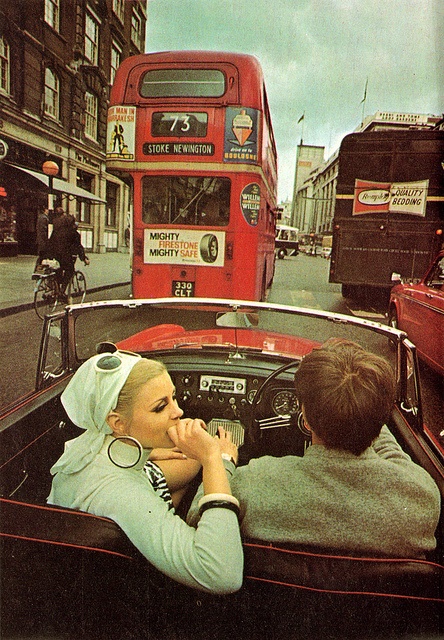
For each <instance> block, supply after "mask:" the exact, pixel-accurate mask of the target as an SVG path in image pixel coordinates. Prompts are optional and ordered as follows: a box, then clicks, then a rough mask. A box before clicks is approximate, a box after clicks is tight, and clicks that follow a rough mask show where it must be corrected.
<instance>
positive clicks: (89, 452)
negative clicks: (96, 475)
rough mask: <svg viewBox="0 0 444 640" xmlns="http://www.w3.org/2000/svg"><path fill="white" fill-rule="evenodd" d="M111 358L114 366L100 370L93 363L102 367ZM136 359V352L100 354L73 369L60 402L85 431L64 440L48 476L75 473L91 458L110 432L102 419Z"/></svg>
mask: <svg viewBox="0 0 444 640" xmlns="http://www.w3.org/2000/svg"><path fill="white" fill-rule="evenodd" d="M112 358H117V359H119V360H120V365H119V366H118V368H115V369H113V368H110V369H102V368H100V366H97V363H99V365H105V366H106V365H107V364H109V363H110V362H111V364H112V363H114V364H115V361H114V360H112ZM110 359H111V360H110ZM139 360H140V356H138V355H137V354H134V355H130V354H128V353H122V352H120V351H116V352H115V353H112V354H111V353H100V354H99V355H97V356H93V357H92V358H90V359H89V360H87V361H86V362H84V363H83V364H82V365H81V367H80V368H79V369H78V370H77V371H76V373H75V374H74V376H73V377H72V379H71V380H70V382H69V384H68V386H67V387H66V389H65V391H64V392H63V393H62V395H61V401H62V404H63V406H64V407H65V410H66V413H67V414H68V417H69V418H70V420H72V422H73V423H74V424H75V425H77V426H78V427H81V428H82V429H86V433H83V434H82V435H81V436H79V437H77V438H74V439H73V440H69V441H68V442H66V443H65V451H64V453H63V455H62V456H61V457H60V458H59V459H58V461H57V462H56V463H55V465H54V466H53V467H52V468H51V473H52V475H55V474H56V473H57V472H59V471H62V472H63V473H76V472H77V471H80V470H81V469H83V468H84V467H86V465H87V464H89V463H90V462H91V461H92V460H94V458H95V457H96V455H97V454H98V452H99V451H100V449H101V448H102V445H103V442H104V440H105V437H106V435H107V434H110V433H112V430H111V428H110V427H109V425H108V423H107V422H106V418H107V416H108V414H109V412H110V411H112V410H113V409H115V407H116V404H117V400H118V397H119V393H120V391H121V390H122V387H123V385H124V384H125V382H126V380H127V378H128V376H129V374H130V372H131V370H132V368H133V367H134V365H135V364H136V363H137V362H138V361H139Z"/></svg>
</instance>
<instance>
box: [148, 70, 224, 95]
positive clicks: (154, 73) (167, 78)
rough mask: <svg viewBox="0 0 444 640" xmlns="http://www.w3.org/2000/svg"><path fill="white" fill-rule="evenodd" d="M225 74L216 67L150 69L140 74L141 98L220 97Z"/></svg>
mask: <svg viewBox="0 0 444 640" xmlns="http://www.w3.org/2000/svg"><path fill="white" fill-rule="evenodd" d="M224 93H225V75H224V74H223V73H222V71H219V70H218V69H152V70H150V71H147V72H146V73H144V75H143V76H142V83H141V86H140V95H141V96H142V97H143V98H220V97H221V96H223V95H224Z"/></svg>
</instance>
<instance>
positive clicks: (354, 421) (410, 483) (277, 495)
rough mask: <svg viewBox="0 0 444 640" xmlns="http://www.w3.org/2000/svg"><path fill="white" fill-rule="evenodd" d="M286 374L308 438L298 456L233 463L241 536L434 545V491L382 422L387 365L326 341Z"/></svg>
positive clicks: (398, 550)
mask: <svg viewBox="0 0 444 640" xmlns="http://www.w3.org/2000/svg"><path fill="white" fill-rule="evenodd" d="M294 382H295V388H296V394H297V396H298V399H299V402H300V405H301V409H302V413H303V416H304V420H305V424H306V426H307V429H309V430H310V431H311V433H312V445H311V446H310V447H309V448H308V449H307V451H306V452H305V454H304V456H303V457H299V456H285V457H283V458H274V457H271V456H264V457H262V458H257V459H253V460H251V461H250V462H249V464H248V465H246V466H244V467H239V468H238V469H237V470H236V472H235V473H234V476H233V478H232V479H231V486H232V490H233V494H234V495H235V496H236V497H237V498H238V499H239V501H240V503H241V517H242V524H241V531H242V533H243V535H244V536H248V537H251V538H259V539H261V540H268V541H279V542H293V543H298V544H301V545H304V546H305V545H307V546H310V547H313V546H315V547H318V548H322V549H331V550H337V551H342V552H348V553H356V554H361V555H363V554H371V555H384V556H391V557H395V556H396V557H400V556H401V557H418V558H420V557H424V555H425V553H426V552H428V551H431V550H433V549H434V548H435V546H436V541H435V537H434V532H435V529H436V526H437V523H438V518H439V513H440V493H439V490H438V488H437V486H436V485H435V483H434V481H433V479H432V478H431V477H430V476H429V475H428V473H427V472H426V471H425V470H424V469H422V468H421V467H420V466H418V465H416V464H415V463H413V462H412V460H411V459H410V457H409V456H408V455H407V454H406V453H404V451H403V450H402V449H401V447H400V446H399V444H398V443H397V442H396V440H395V438H394V437H393V435H392V434H391V433H390V431H389V430H388V428H387V426H385V422H386V421H387V420H388V418H389V415H390V412H391V410H392V408H393V403H394V399H395V381H394V374H393V372H392V369H391V367H390V365H389V364H388V363H387V362H386V361H385V360H384V359H382V358H380V357H379V356H376V355H374V354H372V353H369V352H367V351H365V350H364V349H362V347H360V346H359V345H357V344H355V343H353V342H350V341H341V340H331V341H327V343H325V345H323V347H321V348H319V349H314V350H313V351H312V352H311V353H310V354H308V355H307V356H305V357H304V359H303V360H302V362H301V364H300V366H299V368H298V370H297V371H296V373H295V379H294Z"/></svg>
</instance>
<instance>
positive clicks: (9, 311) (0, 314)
mask: <svg viewBox="0 0 444 640" xmlns="http://www.w3.org/2000/svg"><path fill="white" fill-rule="evenodd" d="M130 284H131V282H130V281H128V282H115V283H113V284H105V285H101V286H100V287H92V288H91V289H87V294H88V293H98V292H99V291H105V290H106V289H114V288H116V287H124V286H126V285H130ZM33 308H34V302H25V303H23V304H17V305H14V306H11V307H6V308H4V309H0V318H5V317H7V316H12V315H14V314H15V313H21V312H22V311H29V310H30V309H33Z"/></svg>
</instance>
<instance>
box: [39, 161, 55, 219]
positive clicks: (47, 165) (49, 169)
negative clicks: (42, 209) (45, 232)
mask: <svg viewBox="0 0 444 640" xmlns="http://www.w3.org/2000/svg"><path fill="white" fill-rule="evenodd" d="M42 169H43V173H44V174H45V176H48V180H49V183H48V217H49V220H50V221H51V220H52V214H53V209H54V194H53V180H54V176H56V175H57V174H58V172H59V165H58V164H57V163H56V162H53V161H52V160H46V162H44V163H43V166H42Z"/></svg>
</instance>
